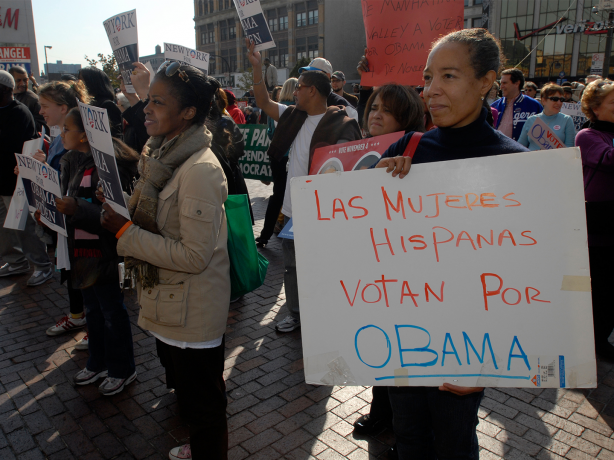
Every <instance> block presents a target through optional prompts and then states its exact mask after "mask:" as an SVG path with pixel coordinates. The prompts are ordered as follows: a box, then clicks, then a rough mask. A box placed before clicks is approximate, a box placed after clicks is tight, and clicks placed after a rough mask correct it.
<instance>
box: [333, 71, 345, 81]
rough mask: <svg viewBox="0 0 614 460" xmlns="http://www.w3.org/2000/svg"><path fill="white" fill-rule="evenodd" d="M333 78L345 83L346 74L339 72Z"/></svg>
mask: <svg viewBox="0 0 614 460" xmlns="http://www.w3.org/2000/svg"><path fill="white" fill-rule="evenodd" d="M331 78H336V79H337V80H343V81H345V74H344V73H343V72H341V70H337V71H336V72H334V73H333V74H332V75H331Z"/></svg>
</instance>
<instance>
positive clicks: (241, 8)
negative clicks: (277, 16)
mask: <svg viewBox="0 0 614 460" xmlns="http://www.w3.org/2000/svg"><path fill="white" fill-rule="evenodd" d="M233 1H234V3H235V7H236V8H237V13H238V14H239V20H240V21H241V27H243V32H245V36H246V37H247V38H249V39H250V40H251V41H252V42H254V43H255V44H256V47H255V50H256V51H262V50H268V49H270V48H275V46H276V45H275V41H274V40H273V36H272V35H271V31H270V30H269V24H268V23H267V20H266V18H265V17H264V13H263V12H262V6H261V5H260V0H233Z"/></svg>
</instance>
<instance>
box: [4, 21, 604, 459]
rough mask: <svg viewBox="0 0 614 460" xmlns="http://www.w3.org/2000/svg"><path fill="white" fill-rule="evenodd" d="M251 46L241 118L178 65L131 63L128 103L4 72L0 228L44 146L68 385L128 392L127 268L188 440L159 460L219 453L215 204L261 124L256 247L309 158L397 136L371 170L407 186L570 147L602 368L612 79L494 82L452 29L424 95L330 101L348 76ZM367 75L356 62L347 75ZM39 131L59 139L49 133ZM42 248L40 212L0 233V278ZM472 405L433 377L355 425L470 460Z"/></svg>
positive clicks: (431, 62) (225, 283) (480, 33)
mask: <svg viewBox="0 0 614 460" xmlns="http://www.w3.org/2000/svg"><path fill="white" fill-rule="evenodd" d="M246 48H247V59H248V60H249V62H250V64H251V65H252V67H253V76H254V82H253V87H252V88H251V89H250V91H248V92H247V93H246V94H245V95H244V96H243V98H245V99H246V100H247V104H246V107H244V108H243V109H242V108H240V107H239V105H238V101H237V97H236V96H235V94H234V93H233V92H232V91H228V90H223V89H222V88H221V85H220V84H219V82H218V81H217V80H215V79H214V78H211V77H208V76H206V75H205V74H204V73H203V72H201V71H200V70H199V69H196V68H195V67H192V66H189V65H182V64H180V63H178V62H171V61H166V62H165V63H164V64H162V65H161V66H160V68H159V69H158V70H157V72H156V73H155V75H154V76H153V79H152V80H150V73H149V71H148V70H147V68H146V67H145V66H144V65H143V64H141V63H138V62H137V63H134V64H133V65H134V70H133V72H132V82H131V83H132V85H133V87H134V89H135V92H134V93H133V92H127V91H126V88H125V86H124V84H123V82H122V84H121V92H119V93H117V94H116V92H115V91H114V89H113V87H112V85H111V81H110V80H109V78H108V76H107V75H106V74H105V73H104V72H102V71H101V70H99V69H97V68H96V67H88V68H84V69H82V70H81V72H80V73H79V75H78V77H76V78H75V77H73V76H66V77H65V78H63V80H62V81H54V82H50V83H46V84H44V85H42V86H39V85H38V84H37V83H36V81H35V80H34V79H33V78H30V77H29V76H28V75H27V73H26V72H25V70H23V69H22V68H20V67H12V68H11V69H10V70H11V71H10V73H9V72H6V71H0V99H1V100H0V149H1V155H0V161H1V162H2V163H1V164H0V170H1V174H2V182H1V183H0V187H1V188H2V190H1V191H2V200H0V220H2V221H4V220H5V218H6V217H7V212H8V208H9V206H10V202H11V197H12V195H13V192H14V190H15V186H16V182H17V174H18V173H19V170H18V168H17V167H16V161H15V157H14V153H15V152H21V150H22V146H23V144H24V142H26V141H29V140H31V139H36V138H39V137H41V136H43V137H44V139H42V140H43V143H42V145H43V147H42V148H41V149H39V150H37V151H36V152H35V153H34V158H36V159H37V160H39V161H41V162H45V163H47V164H48V165H49V167H51V168H54V169H55V170H56V171H58V173H59V174H60V182H61V191H62V196H61V197H58V198H56V200H55V206H56V208H57V210H58V211H59V212H60V213H62V214H63V215H64V216H65V219H66V228H67V233H68V236H67V237H66V240H65V244H66V245H67V248H68V256H69V262H70V263H69V266H63V268H62V269H61V270H59V271H60V278H61V281H62V282H64V281H65V282H66V283H67V288H68V297H69V311H68V312H67V314H66V315H65V316H64V317H63V318H60V319H59V320H58V322H57V323H56V324H54V325H50V327H49V329H47V331H46V332H47V334H48V335H50V336H55V335H59V334H63V333H67V332H72V331H75V330H79V329H83V328H85V327H87V332H88V333H87V335H86V336H85V337H84V338H83V339H82V340H80V341H79V342H78V343H77V345H76V346H75V348H77V349H84V350H88V351H89V359H88V361H87V364H86V366H85V367H84V368H83V369H81V370H80V371H79V372H77V373H76V374H75V376H74V379H73V380H74V383H75V384H76V385H89V384H92V383H94V382H98V381H99V380H102V383H100V385H99V390H100V392H101V393H102V394H103V395H114V394H117V393H119V392H121V391H123V390H124V388H125V387H126V386H127V385H129V384H130V383H131V382H132V381H134V379H135V378H136V370H135V361H134V355H133V349H132V335H131V329H130V322H129V319H128V313H127V310H126V307H125V305H124V291H123V290H122V288H121V287H120V285H119V283H118V264H120V263H123V266H124V267H125V270H126V278H127V279H133V280H134V282H135V285H136V291H137V295H138V302H139V304H140V307H141V308H140V310H139V319H138V323H139V326H141V327H142V328H143V329H145V330H148V331H149V332H150V333H151V334H152V335H153V336H154V337H155V338H156V347H157V354H158V357H159V359H160V361H161V363H162V365H163V366H164V368H165V371H166V382H167V386H168V387H169V388H173V389H174V390H175V393H176V395H177V399H178V403H179V409H180V411H181V414H182V416H183V417H184V418H185V419H186V421H187V422H188V424H189V427H190V444H186V445H183V446H179V447H176V448H174V449H172V450H171V452H170V453H169V458H171V459H188V458H194V459H204V458H206V459H225V458H227V451H228V429H227V422H226V392H225V383H224V379H223V370H224V343H225V342H224V331H225V329H226V321H227V316H228V310H229V305H230V303H231V302H232V301H234V300H236V299H231V286H230V274H229V271H230V259H229V251H228V247H227V238H228V228H227V220H226V211H225V208H224V202H225V201H226V199H227V197H228V195H233V194H247V185H246V183H245V180H244V178H243V176H242V174H241V169H240V166H239V159H240V158H241V156H242V155H243V149H244V145H243V136H242V133H241V131H240V130H239V128H238V125H244V124H249V123H260V124H265V125H267V134H268V136H269V139H270V140H271V143H270V147H269V149H268V156H269V159H270V162H271V171H272V176H273V190H272V195H271V197H270V199H269V202H268V206H267V210H266V215H265V220H264V225H263V228H262V231H261V233H260V235H259V236H258V237H257V238H256V243H257V244H258V245H259V246H261V247H264V246H266V245H267V244H268V241H269V240H270V239H271V238H272V237H273V234H274V232H275V231H276V228H277V229H278V230H279V229H280V227H281V226H282V225H283V224H285V223H287V222H288V221H289V219H290V218H291V217H292V199H291V195H290V180H291V179H292V178H293V177H299V176H306V175H308V174H309V170H310V166H311V162H312V160H313V155H314V151H315V149H316V148H317V147H321V146H325V145H333V144H339V143H345V142H349V141H354V140H359V139H363V138H369V137H375V136H381V135H385V134H390V133H395V132H399V131H401V132H404V133H405V134H404V136H403V137H402V138H401V139H400V140H399V141H398V142H396V143H394V144H392V145H391V146H390V147H389V148H388V149H387V150H386V152H385V153H384V154H383V155H382V157H381V159H380V160H379V161H377V162H376V163H375V164H373V165H372V166H371V167H372V168H385V169H386V171H387V172H389V173H391V174H392V176H393V177H398V178H400V179H401V180H403V179H404V178H405V177H407V176H408V175H409V174H410V168H411V165H412V164H419V163H427V162H438V161H450V160H459V159H466V158H479V157H485V156H492V155H501V154H509V153H516V152H528V151H531V150H533V151H536V150H539V149H540V148H541V147H540V145H538V144H537V143H535V142H534V140H533V139H532V138H531V136H530V135H529V131H530V129H531V126H532V125H533V124H534V123H535V121H536V120H537V119H539V120H541V121H542V122H544V123H545V124H546V125H548V127H549V129H550V130H551V131H552V132H553V133H554V134H555V135H556V136H557V137H559V138H560V140H561V142H562V144H564V146H568V147H571V146H574V145H576V146H578V147H580V148H581V153H582V161H583V166H584V182H585V195H586V202H587V205H586V206H587V225H588V234H589V254H590V269H591V276H592V279H591V282H592V293H593V294H592V295H593V317H594V330H595V345H596V350H597V353H598V354H599V355H600V356H602V357H604V358H606V359H614V347H613V346H612V345H611V344H610V343H609V342H608V337H609V335H610V333H611V332H612V329H614V313H612V311H611V309H609V308H608V301H607V298H608V294H607V291H606V289H607V287H608V286H609V280H610V279H611V278H612V276H613V275H614V273H613V271H614V270H613V269H612V264H611V261H612V257H613V256H614V238H613V236H614V230H613V227H612V217H611V216H612V215H613V213H612V210H613V208H612V203H613V202H614V187H613V186H612V184H613V183H614V182H613V181H612V174H613V173H612V170H613V168H612V165H613V164H614V144H613V142H614V82H613V81H611V80H608V79H602V78H600V77H597V76H589V77H588V78H587V81H586V82H585V81H577V82H573V83H563V84H562V85H557V84H555V83H548V84H546V85H544V86H543V87H542V88H541V89H540V88H539V87H538V86H537V85H536V84H535V83H533V82H525V77H524V75H523V73H522V71H520V70H518V69H506V70H503V71H501V69H502V67H503V64H504V58H503V57H502V54H501V48H500V44H499V42H498V41H497V40H496V39H495V38H494V37H493V36H492V35H490V33H489V32H488V31H486V30H484V29H466V30H462V31H457V32H453V33H450V34H448V35H445V36H443V37H441V38H440V39H439V40H437V41H436V42H435V43H433V46H432V49H431V52H430V54H429V56H428V60H427V62H426V66H425V68H424V75H423V76H424V85H423V86H418V87H410V86H402V85H399V84H395V83H394V82H392V81H391V82H388V83H387V84H384V85H382V86H378V87H366V86H360V87H355V88H354V89H353V91H352V92H353V93H354V94H350V93H348V92H346V91H345V90H344V88H345V86H346V78H345V74H344V72H343V71H339V70H337V71H335V70H334V68H333V66H332V65H331V63H330V62H329V61H328V60H326V59H324V58H321V57H319V58H315V59H313V61H312V62H311V63H310V64H309V65H308V66H305V67H302V68H301V69H300V70H299V77H298V78H289V79H288V80H286V81H285V82H283V83H282V82H278V78H277V77H278V75H277V70H276V69H275V68H274V66H272V65H271V63H270V61H269V62H267V60H264V62H263V61H262V57H261V55H260V53H259V52H257V51H255V45H254V43H251V42H249V40H246ZM365 54H366V53H365ZM368 69H369V61H368V59H367V57H365V56H362V57H361V58H360V60H359V62H358V66H357V71H358V73H359V74H362V72H365V71H367V70H368ZM29 82H31V83H32V90H30V89H28V83H29ZM570 101H578V102H580V103H581V107H582V111H583V113H584V114H585V115H586V117H587V119H588V121H587V123H586V126H585V127H584V129H582V130H581V131H580V132H579V133H577V134H576V130H575V127H574V123H573V119H572V118H571V117H570V116H568V115H565V114H562V113H561V107H562V104H563V103H564V102H570ZM78 102H82V103H86V104H91V105H93V106H96V107H100V108H104V109H106V110H107V114H108V119H109V123H110V129H111V134H112V136H113V147H114V153H115V157H116V161H117V166H118V172H119V176H120V179H121V185H122V189H123V192H124V193H125V196H126V202H127V204H128V211H129V214H130V219H128V218H126V217H124V216H122V215H121V214H119V213H117V212H115V211H114V210H113V208H112V207H111V206H110V205H109V204H108V203H106V202H105V198H104V195H103V193H102V190H101V189H100V188H99V184H98V172H97V168H96V164H95V162H94V157H93V155H92V151H91V147H90V145H89V140H88V136H87V135H86V132H85V127H84V125H83V121H82V118H81V115H80V112H79V109H78ZM54 126H57V127H60V129H61V135H60V136H57V137H55V138H54V139H50V138H49V136H48V133H49V128H50V127H54ZM408 152H409V153H411V155H405V154H406V153H408ZM282 223H283V224H282ZM43 237H46V238H47V241H52V242H53V243H52V244H53V245H56V244H57V246H58V247H60V246H61V245H62V244H63V243H62V241H63V240H61V237H60V236H58V235H57V234H55V233H54V232H53V231H51V230H50V229H49V228H47V227H45V225H44V223H43V221H41V216H40V211H36V212H35V213H34V215H30V214H28V215H27V221H26V225H25V228H24V230H12V229H8V228H0V257H1V258H2V261H3V265H2V267H0V277H5V276H13V275H18V274H24V273H29V272H30V270H31V268H30V266H31V265H33V266H34V271H33V273H32V275H31V276H30V277H29V279H28V281H27V285H28V286H39V285H41V284H43V283H45V282H46V281H47V280H49V279H50V278H51V277H52V276H53V273H54V269H53V261H52V259H51V258H50V257H49V255H48V251H47V246H46V244H45V242H44V238H43ZM282 250H283V260H284V270H285V271H284V287H285V294H286V305H287V309H288V313H289V314H288V316H287V317H285V318H283V319H281V321H279V322H278V323H277V325H276V330H277V331H278V332H279V333H287V332H291V331H294V330H296V329H298V328H300V325H301V321H300V304H299V295H298V279H297V274H296V253H295V248H294V241H293V240H290V239H283V241H282ZM128 284H130V282H128ZM483 395H484V388H466V387H459V386H455V385H451V384H447V383H446V384H444V385H442V386H441V387H438V388H437V387H374V388H373V402H372V404H371V410H370V413H369V414H366V415H363V416H362V417H360V418H359V419H358V420H357V421H356V422H355V424H354V430H355V432H356V433H359V434H370V433H375V432H376V431H378V430H379V429H380V428H381V427H383V426H390V427H392V428H393V430H394V434H395V437H396V445H395V447H394V448H393V449H392V450H391V452H390V456H391V458H394V457H397V458H402V459H405V458H420V459H435V458H438V459H452V458H463V459H477V458H478V451H479V446H478V440H477V435H476V425H477V423H478V415H477V412H478V408H479V405H480V402H481V400H482V397H483Z"/></svg>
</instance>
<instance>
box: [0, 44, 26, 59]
mask: <svg viewBox="0 0 614 460" xmlns="http://www.w3.org/2000/svg"><path fill="white" fill-rule="evenodd" d="M20 60H23V61H30V47H28V46H0V61H11V62H19V61H20Z"/></svg>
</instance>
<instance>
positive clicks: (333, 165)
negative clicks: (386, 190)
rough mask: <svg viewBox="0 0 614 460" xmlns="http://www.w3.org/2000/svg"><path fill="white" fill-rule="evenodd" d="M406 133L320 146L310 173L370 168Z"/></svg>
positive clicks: (314, 155) (312, 162) (400, 132)
mask: <svg viewBox="0 0 614 460" xmlns="http://www.w3.org/2000/svg"><path fill="white" fill-rule="evenodd" d="M404 135H405V133H404V132H403V131H399V132H397V133H391V134H384V135H383V136H377V137H370V138H368V139H361V140H359V141H352V142H347V143H345V144H335V145H329V146H328V147H320V148H319V149H316V151H315V152H314V153H313V160H311V169H310V170H309V174H310V175H311V174H328V173H334V172H337V171H358V170H361V169H368V168H369V166H371V165H373V164H374V163H377V161H378V160H379V159H380V158H381V156H382V154H383V153H384V152H385V151H386V149H387V148H388V147H390V146H391V145H392V144H394V143H395V142H396V141H398V140H399V139H401V138H402V137H403V136H404Z"/></svg>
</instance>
